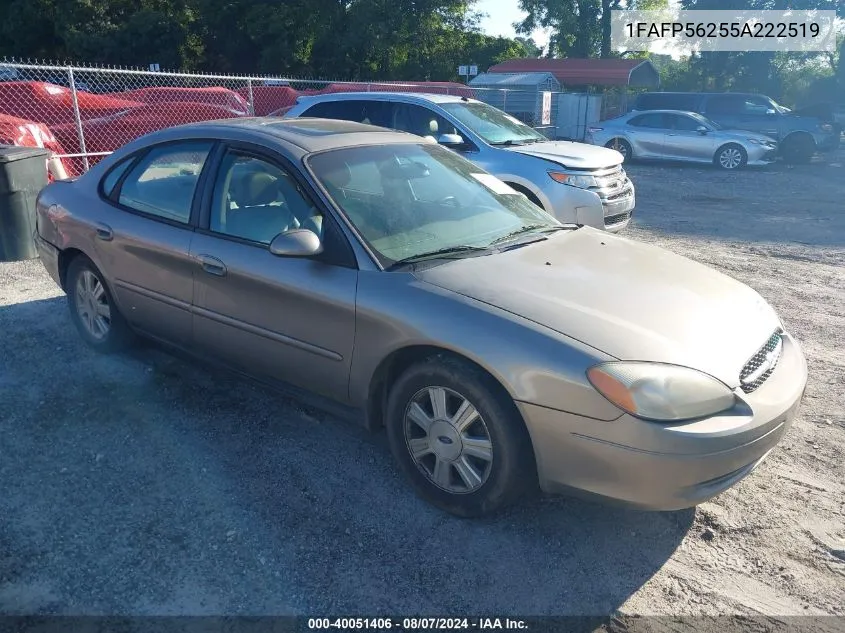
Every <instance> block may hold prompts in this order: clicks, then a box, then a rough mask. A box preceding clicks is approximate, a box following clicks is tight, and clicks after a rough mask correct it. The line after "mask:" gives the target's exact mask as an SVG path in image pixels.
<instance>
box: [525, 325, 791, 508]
mask: <svg viewBox="0 0 845 633" xmlns="http://www.w3.org/2000/svg"><path fill="white" fill-rule="evenodd" d="M806 384H807V363H806V361H805V359H804V355H803V353H802V352H801V349H800V347H799V346H798V343H797V342H796V341H795V340H794V339H793V338H791V337H790V336H789V335H784V350H783V355H782V357H781V360H780V362H779V363H778V366H777V368H776V369H775V371H774V372H773V373H772V375H771V376H770V377H769V378H768V380H766V382H764V383H763V384H762V385H761V386H760V387H759V388H758V389H757V390H755V391H754V392H752V393H750V394H745V393H743V392H742V391H741V390H739V389H737V398H738V404H737V406H735V407H734V408H733V409H732V410H730V411H728V412H726V413H723V414H720V415H717V416H714V417H711V418H706V419H703V420H698V421H695V422H689V423H685V424H678V425H674V426H671V425H664V424H657V423H653V422H646V421H643V420H639V419H637V418H634V417H632V416H629V415H627V414H624V415H621V416H620V417H619V418H617V419H616V420H613V421H609V422H607V421H601V420H593V419H589V418H584V417H582V416H578V415H574V414H570V413H564V412H561V411H556V410H553V409H547V408H544V407H540V406H537V405H532V404H527V403H518V405H519V408H520V411H521V412H522V415H523V418H524V419H525V422H526V425H527V426H528V430H529V433H530V435H531V440H532V443H533V445H534V452H535V456H536V460H537V468H538V474H539V478H540V485H541V487H542V489H543V490H544V491H546V492H551V493H567V492H568V493H571V492H576V493H579V492H580V493H582V494H586V495H588V496H593V497H600V498H602V499H604V500H611V501H616V502H621V503H623V504H625V505H629V506H634V507H638V508H642V509H647V510H678V509H681V508H688V507H691V506H694V505H697V504H699V503H702V502H704V501H706V500H708V499H710V498H712V497H714V496H715V495H717V494H719V493H720V492H723V491H724V490H726V489H727V488H729V487H731V486H733V485H734V484H735V483H736V482H738V481H739V480H741V479H742V478H743V477H745V476H746V475H748V474H749V473H750V472H751V471H753V470H754V468H756V467H757V465H758V464H759V463H760V462H761V461H762V460H763V459H764V458H765V456H766V455H767V454H768V453H769V451H771V450H772V448H774V447H775V445H776V444H777V443H778V442H779V441H780V439H781V438H782V437H783V435H784V434H785V433H786V431H787V429H788V428H789V427H790V425H791V424H792V422H793V420H794V418H795V416H796V414H797V411H798V407H799V404H800V401H801V398H802V396H803V394H804V388H805V386H806Z"/></svg>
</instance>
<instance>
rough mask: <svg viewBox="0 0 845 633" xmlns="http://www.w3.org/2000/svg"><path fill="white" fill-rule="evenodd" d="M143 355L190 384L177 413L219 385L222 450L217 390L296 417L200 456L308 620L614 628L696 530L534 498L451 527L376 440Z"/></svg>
mask: <svg viewBox="0 0 845 633" xmlns="http://www.w3.org/2000/svg"><path fill="white" fill-rule="evenodd" d="M147 354H149V356H147V358H156V359H158V360H155V361H153V362H154V366H155V367H156V371H157V372H159V371H164V372H165V373H169V372H171V371H175V372H177V373H179V374H181V372H186V373H187V374H188V375H190V376H192V377H191V378H188V377H187V376H186V378H185V380H184V381H181V380H180V381H179V382H178V383H173V387H174V388H184V389H185V392H184V393H183V394H182V396H180V399H182V400H187V401H195V400H196V389H197V387H196V384H197V383H196V381H197V379H198V378H199V379H201V377H199V376H197V372H200V373H202V374H204V375H206V376H209V377H210V376H214V378H213V379H212V382H213V384H214V385H215V386H214V387H212V388H211V389H209V390H207V391H205V393H204V394H203V395H202V397H201V400H202V402H204V403H212V402H213V403H216V404H215V405H214V411H215V415H214V416H213V417H211V416H209V417H208V418H207V419H208V424H209V426H207V427H206V429H207V431H210V432H211V433H212V434H213V435H214V436H215V437H217V438H221V439H222V438H225V437H227V435H229V434H230V433H231V430H232V427H231V420H232V419H235V418H236V417H238V415H239V413H240V414H243V409H242V407H243V403H241V404H237V403H236V402H231V404H229V402H230V401H229V400H228V399H227V398H226V397H225V396H222V395H220V394H219V392H218V391H217V390H218V389H219V388H220V387H221V385H224V384H230V385H236V384H237V385H239V386H238V387H234V386H230V387H226V388H225V389H224V391H230V390H239V389H249V390H252V389H255V390H256V391H255V394H256V398H260V402H262V403H263V404H262V405H261V406H260V407H259V408H260V409H269V410H277V411H278V410H280V409H283V410H286V411H291V412H295V413H294V415H288V416H287V419H285V420H282V419H280V418H278V417H277V418H276V419H274V420H264V421H262V420H261V418H260V417H259V419H255V418H253V422H257V424H256V425H255V426H253V427H252V428H251V429H250V432H249V433H248V434H247V433H244V434H242V439H241V440H240V441H228V440H227V441H224V442H222V443H219V444H218V443H217V442H215V444H214V445H213V446H209V447H208V448H209V449H210V450H215V451H219V453H218V457H219V460H220V461H219V464H220V466H221V468H224V469H225V470H224V471H223V472H225V478H226V479H227V480H229V481H230V482H231V483H232V484H233V485H236V486H237V490H238V493H237V494H238V495H239V497H240V498H241V500H242V502H244V503H246V504H247V505H249V506H250V507H251V508H252V509H253V512H255V517H254V518H255V522H254V524H253V525H254V527H255V529H260V530H261V531H262V532H263V537H262V540H266V542H268V543H273V544H274V547H275V548H277V549H280V550H287V551H289V552H295V557H294V559H295V561H296V563H295V565H294V566H293V568H292V572H293V574H294V577H295V581H294V584H296V585H297V586H300V587H307V588H308V591H307V596H308V597H307V600H306V603H305V604H304V605H303V606H304V608H305V609H306V610H307V611H308V612H311V613H315V614H316V613H324V612H325V611H326V610H329V611H333V612H350V613H360V612H371V611H377V612H390V613H396V612H398V613H424V614H442V613H444V612H449V613H476V614H484V613H494V612H498V613H508V614H523V615H528V614H534V615H537V614H539V615H545V614H558V615H599V614H609V613H612V612H613V611H614V610H615V609H617V608H618V607H619V606H620V605H622V604H623V603H624V602H625V600H626V599H627V598H629V597H630V596H631V595H632V594H633V593H634V592H636V591H637V590H638V589H639V588H640V587H641V586H642V585H643V584H644V583H645V582H646V581H647V580H648V579H649V578H651V577H652V576H653V575H654V574H655V573H656V572H657V571H658V570H659V569H660V568H661V567H662V566H663V564H664V563H665V562H666V561H667V560H668V559H669V557H671V555H672V554H673V552H674V551H675V550H676V548H677V547H678V545H679V544H680V542H681V541H682V540H683V538H684V537H685V535H686V534H687V532H688V531H689V529H690V527H691V525H692V523H693V520H694V516H695V511H694V510H692V509H690V510H686V511H680V512H668V513H654V512H641V511H636V510H630V509H624V508H619V507H609V506H605V505H601V504H598V503H594V502H587V501H582V500H579V499H575V498H554V497H542V496H539V495H538V496H537V497H534V498H527V499H525V500H523V502H522V503H520V504H518V505H516V506H515V507H513V508H511V509H509V510H506V511H504V512H502V513H500V514H498V515H496V516H493V517H489V518H483V519H475V520H466V519H459V518H456V517H453V516H451V515H449V514H447V513H444V512H442V511H440V510H437V509H435V508H433V507H431V506H429V505H428V504H426V503H425V502H423V501H422V500H420V499H419V498H417V497H416V496H415V495H414V493H413V492H412V490H411V488H410V486H409V485H408V484H407V483H406V482H405V480H404V479H403V478H402V477H401V475H400V474H399V473H398V471H397V469H395V468H394V465H393V460H392V456H391V454H390V450H389V447H388V444H387V440H386V436H385V434H384V433H383V432H381V433H376V434H371V433H369V432H367V431H365V430H364V429H363V428H359V427H357V426H354V425H353V424H352V423H350V422H348V421H342V420H338V419H336V418H334V417H332V416H330V415H328V414H326V413H323V412H321V411H320V410H316V409H312V408H309V407H305V406H303V405H301V404H299V403H298V402H297V401H295V400H290V399H288V398H286V397H285V396H283V395H279V394H277V393H276V392H273V391H271V390H269V389H266V388H264V387H261V386H257V385H254V384H253V383H251V382H250V381H248V380H245V379H241V378H239V377H234V376H232V375H231V374H228V373H226V372H220V371H219V370H216V369H212V370H209V369H205V368H204V369H199V368H198V367H197V365H196V364H195V363H191V362H184V361H183V360H167V359H164V358H163V357H162V356H161V355H160V354H159V352H157V351H155V350H151V351H149V352H147ZM183 363H184V364H183ZM164 367H168V368H169V369H164V370H163V369H162V368H164ZM228 381H231V382H228ZM258 394H260V395H258ZM258 401H259V400H256V401H255V402H253V403H252V404H253V406H254V404H255V403H257V402H258ZM206 406H208V405H206ZM202 417H204V418H205V417H206V416H205V415H202ZM229 436H230V435H229ZM230 437H231V436H230ZM247 500H248V501H247ZM468 588H472V589H471V592H470V593H469V594H467V593H466V591H467V589H468Z"/></svg>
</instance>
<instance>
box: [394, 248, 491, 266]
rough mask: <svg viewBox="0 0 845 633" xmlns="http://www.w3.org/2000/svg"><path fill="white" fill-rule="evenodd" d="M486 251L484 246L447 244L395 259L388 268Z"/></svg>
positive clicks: (455, 257)
mask: <svg viewBox="0 0 845 633" xmlns="http://www.w3.org/2000/svg"><path fill="white" fill-rule="evenodd" d="M486 251H487V247H486V246H470V245H468V244H463V245H460V246H447V247H446V248H438V249H437V250H436V251H429V252H427V253H419V254H417V255H411V256H410V257H405V258H403V259H397V260H396V261H395V262H393V263H392V264H391V265H390V267H389V268H388V270H393V269H395V268H398V267H400V266H404V265H405V264H415V263H416V262H424V261H426V260H429V259H457V258H459V257H460V256H461V255H466V254H469V253H483V252H486Z"/></svg>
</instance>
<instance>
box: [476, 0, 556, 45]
mask: <svg viewBox="0 0 845 633" xmlns="http://www.w3.org/2000/svg"><path fill="white" fill-rule="evenodd" d="M474 8H475V10H476V11H478V12H480V13H486V14H487V17H486V18H484V19H483V20H482V21H481V30H482V31H484V32H485V33H487V34H488V35H504V36H506V37H514V36H515V35H516V31H514V29H513V23H514V22H519V21H520V20H522V18H524V17H525V12H524V11H520V10H519V0H478V2H477V3H476V5H475V7H474ZM532 37H533V38H534V41H535V42H537V45H538V46H542V47H544V46H546V44H548V43H549V35H548V33H546V32H544V31H543V30H537V31H535V32H534V33H533V34H532Z"/></svg>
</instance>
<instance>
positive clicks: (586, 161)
mask: <svg viewBox="0 0 845 633" xmlns="http://www.w3.org/2000/svg"><path fill="white" fill-rule="evenodd" d="M503 149H506V150H507V151H509V152H516V153H517V154H526V155H528V156H536V157H537V158H543V159H545V160H550V161H552V162H554V163H558V164H559V165H563V166H564V167H569V168H570V169H603V168H606V167H616V166H617V165H620V164H621V163H622V154H620V153H619V152H617V151H616V150H614V149H608V148H607V147H597V146H596V145H589V144H587V143H576V142H574V141H545V142H540V143H532V144H531V145H515V146H512V147H504V148H503Z"/></svg>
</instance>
